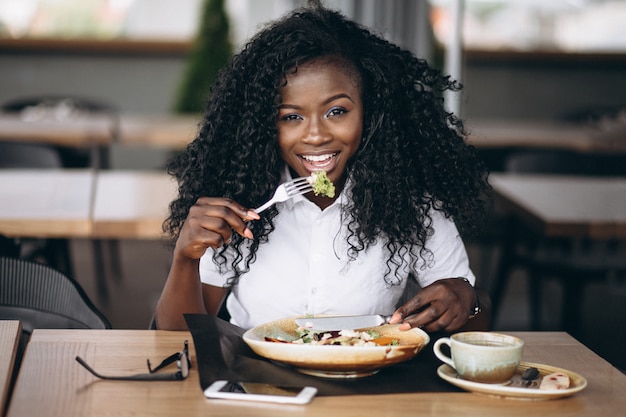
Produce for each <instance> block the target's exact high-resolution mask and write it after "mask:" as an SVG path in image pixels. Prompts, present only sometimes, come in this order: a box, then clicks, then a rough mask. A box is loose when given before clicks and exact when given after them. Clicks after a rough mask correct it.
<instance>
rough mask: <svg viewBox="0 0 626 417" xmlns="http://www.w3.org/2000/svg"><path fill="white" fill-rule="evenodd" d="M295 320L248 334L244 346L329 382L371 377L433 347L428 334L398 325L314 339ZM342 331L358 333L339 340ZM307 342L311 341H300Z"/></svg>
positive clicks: (387, 325)
mask: <svg viewBox="0 0 626 417" xmlns="http://www.w3.org/2000/svg"><path fill="white" fill-rule="evenodd" d="M296 318H297V317H292V318H286V319H282V320H276V321H273V322H270V323H266V324H262V325H260V326H257V327H255V328H253V329H250V330H248V331H246V332H245V333H244V335H243V340H244V341H245V342H246V344H248V346H250V348H251V349H252V350H253V351H254V352H255V353H256V354H258V355H260V356H262V357H264V358H267V359H271V360H273V361H276V362H280V363H284V364H287V365H290V366H293V367H294V368H295V369H297V370H298V371H300V372H302V373H305V374H309V375H314V376H321V377H326V378H358V377H363V376H368V375H372V374H374V373H376V372H378V371H379V370H380V369H382V368H384V367H387V366H391V365H394V364H397V363H400V362H404V361H408V360H410V359H412V358H414V357H415V356H416V355H417V354H418V353H419V352H420V351H421V350H422V349H423V348H424V347H425V346H426V345H428V343H429V342H430V337H429V336H428V334H427V333H426V332H424V331H423V330H421V329H411V330H399V329H398V325H392V324H384V325H382V326H376V327H370V328H365V329H337V330H336V331H318V334H317V335H312V334H311V331H307V329H306V328H302V327H299V326H298V325H297V324H296V322H295V320H296ZM343 330H350V331H352V330H355V332H353V333H352V332H343V334H339V332H340V331H343ZM320 332H321V333H320ZM328 335H330V336H328ZM303 336H304V339H309V340H301V339H302V338H303ZM315 339H322V341H321V342H320V341H319V340H315ZM328 339H335V340H328ZM311 342H314V343H311ZM317 342H319V343H317Z"/></svg>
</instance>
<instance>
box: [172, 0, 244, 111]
mask: <svg viewBox="0 0 626 417" xmlns="http://www.w3.org/2000/svg"><path fill="white" fill-rule="evenodd" d="M232 53H233V50H232V45H231V42H230V39H229V22H228V16H227V14H226V11H225V9H224V0H205V1H204V3H203V6H202V15H201V21H200V26H199V30H198V34H197V36H196V38H195V41H194V43H193V46H192V49H191V52H190V56H189V60H188V62H187V66H186V68H185V73H184V76H183V79H182V83H181V85H180V88H179V91H178V97H177V100H176V104H175V108H174V110H175V111H176V112H178V113H199V112H202V110H203V109H204V105H205V102H206V99H207V96H208V94H209V89H210V86H211V84H213V82H214V81H215V79H216V78H217V74H218V72H219V71H220V69H221V68H222V67H223V66H224V65H225V64H226V63H227V62H228V60H229V59H230V57H231V56H232Z"/></svg>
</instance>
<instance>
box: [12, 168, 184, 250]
mask: <svg viewBox="0 0 626 417" xmlns="http://www.w3.org/2000/svg"><path fill="white" fill-rule="evenodd" d="M175 196H176V182H175V181H174V180H173V179H172V177H171V176H169V175H168V174H166V173H164V172H147V171H99V172H96V171H92V170H82V169H64V170H0V201H1V202H2V204H0V234H1V235H5V236H8V237H39V238H68V239H71V238H107V239H108V238H112V239H125V238H128V239H158V238H161V237H162V235H163V233H162V230H161V225H162V223H163V220H165V218H166V216H167V210H168V206H169V203H170V201H172V200H173V199H174V198H175Z"/></svg>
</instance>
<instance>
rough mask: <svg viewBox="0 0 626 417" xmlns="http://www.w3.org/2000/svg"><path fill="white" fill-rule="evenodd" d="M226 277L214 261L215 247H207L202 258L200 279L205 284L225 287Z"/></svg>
mask: <svg viewBox="0 0 626 417" xmlns="http://www.w3.org/2000/svg"><path fill="white" fill-rule="evenodd" d="M226 279H227V278H226V276H225V275H224V274H221V273H220V271H219V269H218V266H217V265H215V262H213V249H211V248H209V249H207V250H206V252H205V253H204V255H202V258H200V281H201V282H202V283H203V284H209V285H214V286H216V287H223V286H224V285H226Z"/></svg>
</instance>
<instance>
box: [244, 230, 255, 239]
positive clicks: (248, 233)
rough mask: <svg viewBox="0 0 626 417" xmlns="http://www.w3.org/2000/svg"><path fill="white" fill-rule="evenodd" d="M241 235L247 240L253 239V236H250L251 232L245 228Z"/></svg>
mask: <svg viewBox="0 0 626 417" xmlns="http://www.w3.org/2000/svg"><path fill="white" fill-rule="evenodd" d="M243 235H244V236H245V237H247V238H248V239H254V235H253V234H252V230H250V229H248V228H247V227H246V230H244V231H243Z"/></svg>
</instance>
